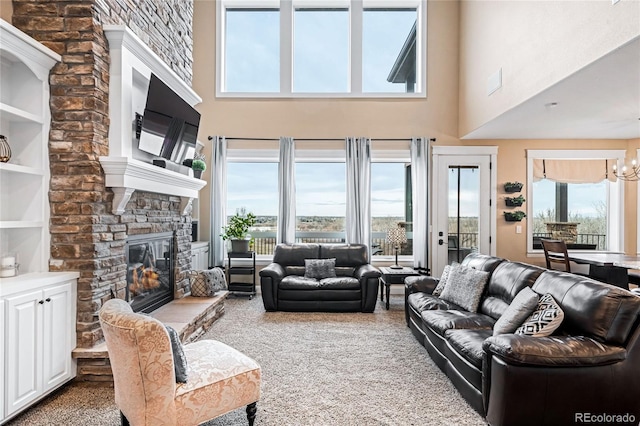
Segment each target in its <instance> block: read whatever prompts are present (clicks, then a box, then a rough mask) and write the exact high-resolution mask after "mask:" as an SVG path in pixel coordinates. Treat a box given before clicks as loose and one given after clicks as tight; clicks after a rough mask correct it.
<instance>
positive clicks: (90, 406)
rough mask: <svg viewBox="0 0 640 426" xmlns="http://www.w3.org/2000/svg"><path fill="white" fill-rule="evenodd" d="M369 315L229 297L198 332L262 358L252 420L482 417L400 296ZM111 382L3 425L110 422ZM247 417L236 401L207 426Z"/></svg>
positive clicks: (404, 421)
mask: <svg viewBox="0 0 640 426" xmlns="http://www.w3.org/2000/svg"><path fill="white" fill-rule="evenodd" d="M391 302H392V303H391V310H389V311H386V310H385V309H384V307H383V306H382V304H381V303H380V302H378V306H377V308H376V312H375V313H374V314H362V313H346V314H331V313H289V312H265V311H264V309H263V307H262V300H261V298H260V296H258V297H256V298H254V299H253V300H248V299H246V298H230V299H229V300H228V301H227V302H226V313H225V315H224V316H223V317H222V318H221V319H220V320H219V321H217V322H216V323H215V324H214V326H213V327H212V328H211V330H209V332H208V333H207V334H206V336H205V337H204V338H209V339H218V340H220V341H222V342H225V343H227V344H229V345H231V346H233V347H235V348H237V349H239V350H241V351H243V352H244V353H246V354H247V355H249V356H251V357H253V358H254V359H256V360H257V361H258V362H259V363H260V365H261V366H262V372H263V381H262V398H261V400H260V401H259V402H258V415H257V419H256V425H273V426H276V425H277V426H283V425H295V426H299V425H314V426H316V425H327V426H330V425H484V424H486V423H485V422H484V421H483V419H482V418H481V417H480V416H479V415H478V414H477V413H476V412H475V411H473V410H472V409H471V408H470V407H469V406H468V405H467V404H466V402H465V401H464V400H463V399H462V397H461V396H460V395H459V394H458V393H457V391H456V389H455V388H454V387H453V386H452V385H451V383H450V382H449V380H448V379H447V378H446V376H445V375H444V374H443V373H442V372H441V371H440V370H439V369H438V368H437V367H436V366H435V365H434V364H433V363H432V362H431V360H430V358H429V356H428V355H427V353H426V350H425V349H424V348H423V347H422V346H420V344H419V343H418V342H417V341H416V340H415V339H414V338H413V335H412V334H411V332H410V331H409V329H408V328H407V327H406V325H405V322H404V312H403V304H402V303H403V302H402V296H400V295H392V298H391ZM118 423H119V414H118V411H117V408H116V407H115V404H114V402H113V389H110V388H91V387H87V386H86V385H81V384H71V385H68V386H66V387H65V388H63V389H62V390H61V391H59V392H57V393H56V394H55V395H54V396H52V397H50V398H48V399H47V400H46V401H44V402H42V403H40V404H38V405H37V406H34V407H33V408H31V409H30V410H29V411H27V412H26V413H24V414H23V415H21V416H20V417H18V418H17V419H15V421H13V422H12V423H9V424H11V425H116V424H118ZM243 424H246V417H245V413H244V410H243V409H241V410H237V411H234V412H231V413H228V414H227V415H225V416H222V417H220V418H218V419H216V420H214V421H211V422H209V423H207V425H208V426H218V425H243Z"/></svg>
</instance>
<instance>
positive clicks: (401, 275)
mask: <svg viewBox="0 0 640 426" xmlns="http://www.w3.org/2000/svg"><path fill="white" fill-rule="evenodd" d="M378 269H380V272H381V273H382V275H381V276H380V300H381V301H383V300H384V299H383V295H385V294H386V296H387V301H386V304H385V307H386V308H387V310H389V295H390V293H391V284H404V279H405V278H407V277H411V276H414V275H420V274H419V273H418V271H415V270H413V269H411V268H404V267H403V268H402V269H393V268H389V267H387V266H383V267H381V268H378ZM383 286H384V293H383V291H382V290H383Z"/></svg>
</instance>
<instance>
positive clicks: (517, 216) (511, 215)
mask: <svg viewBox="0 0 640 426" xmlns="http://www.w3.org/2000/svg"><path fill="white" fill-rule="evenodd" d="M525 217H527V215H526V214H525V212H523V211H520V210H516V211H513V212H504V220H506V221H507V222H520V221H521V220H522V219H523V218H525Z"/></svg>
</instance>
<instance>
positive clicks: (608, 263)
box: [567, 250, 640, 290]
mask: <svg viewBox="0 0 640 426" xmlns="http://www.w3.org/2000/svg"><path fill="white" fill-rule="evenodd" d="M567 253H568V255H569V260H570V261H572V262H575V263H578V264H587V265H589V276H590V277H591V278H594V279H596V280H598V281H603V282H606V283H609V284H613V285H616V286H618V287H622V288H625V289H627V290H628V289H629V269H640V256H635V255H628V254H623V253H593V252H591V253H589V252H574V251H571V250H568V251H567Z"/></svg>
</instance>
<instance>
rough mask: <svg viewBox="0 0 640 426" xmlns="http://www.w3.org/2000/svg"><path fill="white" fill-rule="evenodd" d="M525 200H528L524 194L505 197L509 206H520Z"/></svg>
mask: <svg viewBox="0 0 640 426" xmlns="http://www.w3.org/2000/svg"><path fill="white" fill-rule="evenodd" d="M525 201H526V200H525V199H524V197H523V196H522V195H518V196H517V197H505V199H504V202H505V204H506V205H507V207H520V206H521V205H522V203H524V202H525Z"/></svg>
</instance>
